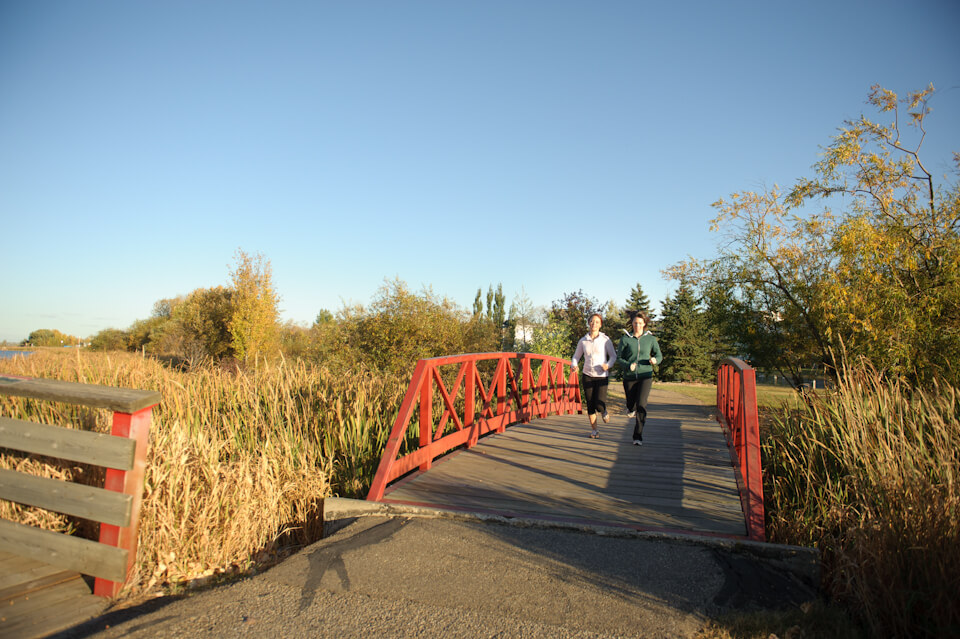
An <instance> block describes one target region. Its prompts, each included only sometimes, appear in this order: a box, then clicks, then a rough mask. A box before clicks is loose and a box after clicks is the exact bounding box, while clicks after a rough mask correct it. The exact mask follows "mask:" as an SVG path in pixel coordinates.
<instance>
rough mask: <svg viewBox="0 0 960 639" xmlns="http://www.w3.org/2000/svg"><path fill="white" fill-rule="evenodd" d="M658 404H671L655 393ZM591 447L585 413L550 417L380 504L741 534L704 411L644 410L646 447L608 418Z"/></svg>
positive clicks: (439, 466) (451, 461)
mask: <svg viewBox="0 0 960 639" xmlns="http://www.w3.org/2000/svg"><path fill="white" fill-rule="evenodd" d="M659 398H660V399H659V400H658V401H660V400H664V399H667V400H669V399H670V396H669V395H665V394H661V395H660V396H659ZM600 432H601V437H600V439H590V438H589V437H588V436H587V434H588V433H589V427H588V425H587V420H586V417H585V416H583V415H573V416H551V417H548V418H545V419H537V420H534V421H532V422H531V423H529V424H519V425H515V426H511V427H510V428H508V429H507V431H506V432H505V433H503V434H500V435H495V436H492V437H487V438H484V439H481V440H480V442H479V443H478V445H477V446H475V447H474V448H472V449H469V450H464V451H460V452H458V453H455V454H454V455H451V456H449V457H447V458H445V459H443V460H441V461H439V462H438V463H436V464H435V466H434V467H433V468H432V469H431V470H430V471H429V472H427V473H423V474H420V475H416V476H413V477H412V478H408V479H407V480H405V481H402V482H399V483H398V484H397V485H395V486H393V487H391V488H389V489H388V491H387V494H386V495H385V499H387V500H396V501H405V502H408V503H421V504H431V505H435V506H439V507H449V508H459V509H464V508H466V509H475V510H482V511H484V512H500V513H509V514H512V515H514V516H530V517H534V518H547V519H562V520H565V521H590V522H593V523H603V522H607V523H610V524H613V525H627V526H635V527H646V528H667V529H673V530H691V531H697V532H712V533H720V534H729V535H739V536H742V535H746V523H745V519H744V515H743V511H742V509H741V506H740V499H739V492H738V490H737V485H736V478H735V475H734V470H733V468H732V466H731V464H730V455H729V452H728V451H727V447H726V441H725V439H724V437H723V433H722V431H721V429H720V426H719V425H718V424H716V423H715V422H712V421H710V420H708V419H706V418H705V416H704V412H703V410H702V407H700V406H692V405H688V404H686V403H685V402H684V401H683V400H680V401H678V402H675V403H673V402H669V401H666V402H663V403H658V404H656V405H654V406H652V407H651V418H650V419H648V421H647V425H646V428H645V429H644V446H642V447H638V446H633V445H632V432H633V420H631V419H628V418H626V417H624V416H619V417H616V416H615V417H613V418H612V419H611V421H610V423H609V424H601V425H600Z"/></svg>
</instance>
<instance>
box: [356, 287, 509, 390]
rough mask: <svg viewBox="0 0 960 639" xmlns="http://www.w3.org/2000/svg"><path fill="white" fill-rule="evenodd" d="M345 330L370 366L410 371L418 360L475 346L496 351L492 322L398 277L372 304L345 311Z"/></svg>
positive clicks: (361, 357) (467, 350)
mask: <svg viewBox="0 0 960 639" xmlns="http://www.w3.org/2000/svg"><path fill="white" fill-rule="evenodd" d="M339 325H340V331H341V333H342V334H343V335H344V336H345V338H346V340H347V343H348V345H349V347H350V348H351V349H352V352H353V353H356V356H357V357H358V358H360V359H362V360H363V361H364V362H365V363H366V364H367V365H368V366H370V367H372V368H375V369H379V370H382V371H387V372H394V373H400V374H407V373H409V372H410V371H412V370H413V367H414V366H415V365H416V363H417V360H418V359H422V358H427V357H437V356H440V355H452V354H456V353H463V352H474V351H476V350H481V351H489V350H493V348H494V347H495V346H494V345H495V344H496V337H495V335H494V334H493V332H492V327H491V324H490V323H489V322H487V321H485V320H482V319H480V318H477V317H473V318H471V319H470V320H466V321H465V314H464V311H462V310H461V309H460V308H458V307H457V305H456V304H454V303H453V302H452V301H450V300H449V299H448V298H445V297H444V298H440V297H438V296H437V295H435V294H434V293H433V291H432V290H431V289H429V288H427V289H424V290H423V291H422V292H421V293H419V294H417V293H413V292H412V291H410V289H409V287H408V286H407V284H406V283H405V282H403V281H401V280H399V279H395V280H390V281H386V282H385V283H384V285H383V286H381V287H380V290H379V291H378V292H377V294H376V296H375V297H374V300H373V302H372V304H371V305H370V308H368V309H365V308H363V307H356V308H353V309H347V310H345V311H344V312H343V313H342V317H341V319H340V322H339Z"/></svg>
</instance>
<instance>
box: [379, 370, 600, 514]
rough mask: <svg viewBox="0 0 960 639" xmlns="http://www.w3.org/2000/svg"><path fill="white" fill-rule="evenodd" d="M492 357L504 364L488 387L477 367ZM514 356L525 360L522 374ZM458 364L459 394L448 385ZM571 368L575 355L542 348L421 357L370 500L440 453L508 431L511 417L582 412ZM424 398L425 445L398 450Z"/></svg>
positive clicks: (422, 426) (428, 464)
mask: <svg viewBox="0 0 960 639" xmlns="http://www.w3.org/2000/svg"><path fill="white" fill-rule="evenodd" d="M484 361H495V362H496V369H495V371H494V373H493V377H492V379H490V380H489V383H488V385H487V386H484V382H483V379H482V378H481V375H480V372H479V370H478V369H477V364H478V363H479V362H484ZM514 361H517V362H519V364H520V370H519V377H520V379H519V380H518V379H517V377H518V371H516V370H515V368H514V365H513V364H514ZM535 362H539V363H540V366H539V371H538V378H537V379H536V380H534V378H533V364H534V363H535ZM455 364H459V369H458V370H457V377H456V381H455V382H454V385H453V389H452V393H451V391H450V390H449V389H447V387H446V386H445V385H444V382H443V379H442V377H441V375H440V367H442V366H450V365H455ZM565 368H570V360H565V359H561V358H559V357H551V356H549V355H540V354H537V353H470V354H464V355H451V356H445V357H433V358H429V359H421V360H419V361H418V362H417V366H416V368H415V369H414V371H413V376H412V378H411V380H410V385H409V386H408V387H407V392H406V394H405V395H404V398H403V402H402V403H401V405H400V412H399V413H398V414H397V419H396V421H394V424H393V428H392V429H391V431H390V437H389V438H388V439H387V445H386V447H385V448H384V451H383V456H382V457H381V458H380V465H379V466H378V468H377V474H376V476H375V477H374V480H373V483H372V484H371V486H370V491H369V493H368V494H367V499H368V500H370V501H379V500H381V499H383V494H384V492H385V490H386V488H387V484H389V483H390V482H391V481H393V480H395V479H397V478H399V477H401V476H403V475H405V474H407V473H408V472H410V471H412V470H414V469H416V468H419V469H420V470H421V471H426V470H429V469H430V468H431V466H432V465H433V461H434V460H435V459H437V458H438V457H440V456H442V455H445V454H446V453H448V452H450V451H451V450H453V449H454V448H456V447H458V446H461V445H464V444H465V445H466V446H467V447H468V448H470V447H472V446H473V445H474V444H476V443H477V440H478V439H479V438H480V437H481V436H482V435H485V434H487V433H489V432H491V431H496V432H498V433H502V432H503V431H504V429H505V428H506V427H507V426H508V425H509V424H514V423H517V422H529V421H530V419H531V418H532V417H546V416H547V415H549V414H552V413H556V414H558V415H565V414H569V413H574V412H580V411H581V399H580V383H579V379H578V377H577V370H576V369H571V370H570V373H569V374H566V373H565V372H564V371H565ZM518 381H519V385H518ZM461 387H462V388H463V391H464V394H463V412H462V414H460V412H458V410H457V409H456V407H455V406H456V401H457V398H458V396H459V394H460V389H461ZM434 388H436V389H437V390H439V391H440V396H441V403H442V409H443V410H442V412H441V414H440V417H439V420H436V421H435V420H434V415H433V403H434V397H433V391H434ZM478 394H479V399H480V405H479V407H478V406H477V395H478ZM417 404H419V420H418V422H417V423H418V424H419V427H420V446H419V448H418V449H417V450H415V451H413V452H411V453H409V454H407V455H404V456H403V457H398V454H399V452H400V446H401V444H402V443H403V441H404V439H405V436H406V433H407V429H408V428H409V427H410V425H411V422H412V420H413V415H414V407H415V405H417ZM450 421H452V422H453V429H452V430H451V432H446V433H445V429H446V427H447V423H448V422H450Z"/></svg>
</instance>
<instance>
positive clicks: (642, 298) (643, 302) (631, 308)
mask: <svg viewBox="0 0 960 639" xmlns="http://www.w3.org/2000/svg"><path fill="white" fill-rule="evenodd" d="M637 311H643V312H644V313H646V314H647V317H649V318H650V322H651V323H653V321H654V319H655V315H654V312H653V311H652V310H651V308H650V298H648V297H647V294H646V293H644V292H643V287H642V286H640V284H639V282H638V283H637V285H636V286H634V287H633V290H631V291H630V297H628V298H627V301H626V303H625V304H624V306H623V317H624V320H625V321H627V323H628V324H629V320H630V316H631V315H633V314H634V313H636V312H637Z"/></svg>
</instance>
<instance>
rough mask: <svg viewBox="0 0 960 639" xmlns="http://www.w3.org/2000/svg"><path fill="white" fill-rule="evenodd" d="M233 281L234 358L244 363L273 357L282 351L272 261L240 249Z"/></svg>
mask: <svg viewBox="0 0 960 639" xmlns="http://www.w3.org/2000/svg"><path fill="white" fill-rule="evenodd" d="M234 257H235V259H236V265H235V266H234V269H233V270H232V271H231V272H230V278H231V280H232V282H233V314H232V316H231V318H230V321H229V330H230V335H231V336H232V338H233V339H232V346H233V352H234V355H235V356H236V358H237V359H238V360H240V361H241V362H244V363H246V362H249V361H252V360H253V361H255V360H256V358H258V357H272V356H273V355H274V354H275V353H276V352H278V350H279V314H280V313H279V311H278V309H277V305H278V304H279V298H278V296H277V294H276V292H275V291H274V289H273V281H272V269H271V268H270V261H269V260H267V259H265V258H264V257H263V255H261V254H259V253H257V254H256V255H254V256H250V255H247V254H246V253H245V252H243V251H242V250H239V249H238V250H237V252H236V255H235V256H234Z"/></svg>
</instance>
